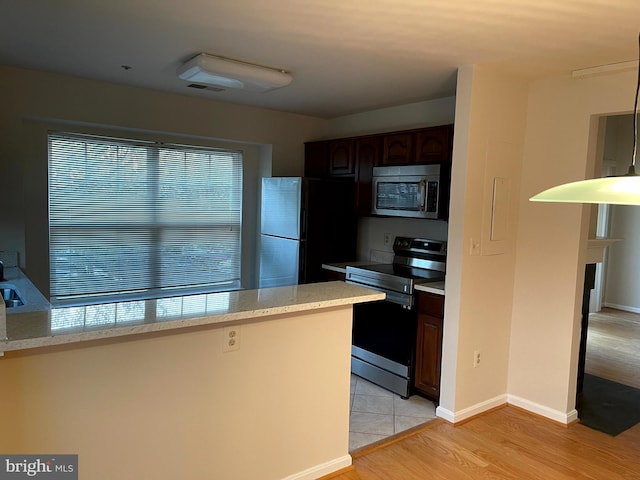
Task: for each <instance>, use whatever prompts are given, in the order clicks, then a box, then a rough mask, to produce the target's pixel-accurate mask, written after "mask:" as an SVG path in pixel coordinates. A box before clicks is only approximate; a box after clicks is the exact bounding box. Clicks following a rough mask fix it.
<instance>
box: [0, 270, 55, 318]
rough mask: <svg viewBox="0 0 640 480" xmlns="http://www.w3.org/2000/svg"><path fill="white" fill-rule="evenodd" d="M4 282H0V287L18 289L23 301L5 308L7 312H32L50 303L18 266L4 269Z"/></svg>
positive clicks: (44, 308)
mask: <svg viewBox="0 0 640 480" xmlns="http://www.w3.org/2000/svg"><path fill="white" fill-rule="evenodd" d="M4 277H5V279H6V281H5V282H0V288H1V287H11V288H14V289H15V290H17V291H18V293H19V295H20V297H21V298H22V300H23V301H24V305H21V306H19V307H11V308H9V309H7V314H9V315H11V314H14V313H23V312H33V311H40V310H47V309H48V308H50V304H49V302H48V301H47V299H46V298H45V297H44V295H42V293H40V291H39V290H38V289H37V288H36V287H35V285H33V283H31V280H29V278H28V277H27V276H26V275H25V274H24V273H23V272H22V270H20V268H18V267H9V268H5V269H4Z"/></svg>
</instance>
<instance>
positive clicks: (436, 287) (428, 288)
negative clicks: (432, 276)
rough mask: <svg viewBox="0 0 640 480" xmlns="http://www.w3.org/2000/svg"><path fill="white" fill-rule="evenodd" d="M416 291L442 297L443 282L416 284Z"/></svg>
mask: <svg viewBox="0 0 640 480" xmlns="http://www.w3.org/2000/svg"><path fill="white" fill-rule="evenodd" d="M416 290H417V291H419V292H429V293H435V294H436V295H444V281H441V282H430V283H417V284H416Z"/></svg>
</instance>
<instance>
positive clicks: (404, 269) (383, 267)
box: [357, 263, 444, 283]
mask: <svg viewBox="0 0 640 480" xmlns="http://www.w3.org/2000/svg"><path fill="white" fill-rule="evenodd" d="M357 268H360V269H364V270H369V271H371V272H378V273H383V274H385V275H393V276H396V277H402V278H408V279H412V280H414V282H416V283H418V282H420V281H421V280H425V281H428V282H434V281H439V280H442V279H443V278H444V272H440V271H438V270H430V269H426V268H415V267H409V266H406V265H400V264H397V263H373V264H371V265H359V266H358V267H357Z"/></svg>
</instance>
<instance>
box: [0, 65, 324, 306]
mask: <svg viewBox="0 0 640 480" xmlns="http://www.w3.org/2000/svg"><path fill="white" fill-rule="evenodd" d="M0 100H1V102H2V109H0V127H2V128H0V166H1V167H2V172H3V175H2V185H0V191H2V193H3V205H4V208H3V213H4V214H3V216H2V217H0V250H7V251H17V252H19V255H20V264H21V266H22V267H23V269H25V270H26V272H27V274H28V275H29V277H30V278H31V279H32V280H33V281H34V283H35V284H36V285H37V286H38V287H39V288H40V289H41V290H42V291H43V292H44V293H46V292H47V290H48V267H47V263H48V262H47V245H46V238H47V235H48V231H47V219H46V212H47V167H46V166H47V157H46V143H43V142H46V131H47V129H48V128H54V129H60V130H72V131H79V132H95V131H99V132H109V133H115V134H120V135H123V136H127V137H131V136H133V137H136V138H139V137H142V136H146V137H151V138H156V139H157V138H160V139H167V138H171V139H174V140H178V141H182V142H193V143H204V144H216V145H218V144H220V142H223V143H225V144H228V145H229V144H230V145H234V146H236V147H239V148H245V149H246V150H247V154H248V155H249V156H250V157H251V158H252V161H253V164H251V163H249V165H250V166H251V168H253V169H255V171H253V172H248V174H247V176H246V178H245V180H247V181H248V182H249V185H248V188H247V191H248V196H247V197H246V198H245V203H246V204H247V205H246V206H247V207H248V208H247V209H246V211H245V213H246V216H247V217H248V218H246V219H245V220H246V222H245V225H246V226H247V227H248V228H249V227H251V228H252V229H253V232H254V233H252V232H250V231H246V232H243V242H244V243H243V246H244V247H245V248H246V249H247V251H249V252H251V251H255V248H254V247H253V246H252V242H254V241H255V237H256V235H255V227H256V222H257V218H256V217H255V211H257V200H258V193H259V183H258V180H257V179H258V178H259V177H260V176H261V175H265V174H271V173H273V175H301V174H302V172H303V169H304V142H305V141H308V140H312V139H313V138H317V137H318V136H319V135H321V134H322V133H323V132H324V127H325V120H322V119H317V118H313V117H307V116H303V115H294V114H289V113H282V112H276V111H271V110H264V109H259V108H251V107H244V106H239V105H232V104H225V103H221V102H216V101H213V100H207V99H202V98H195V97H188V96H182V95H176V94H169V93H164V92H158V91H153V90H148V89H140V88H134V87H127V86H122V85H115V84H109V83H103V82H97V81H92V80H86V79H81V78H77V77H68V76H62V75H56V74H51V73H43V72H36V71H31V70H23V69H17V68H11V67H6V66H0ZM252 182H253V183H254V184H252ZM251 203H253V205H251ZM252 213H254V215H253V218H252ZM252 264H255V258H249V259H248V261H247V262H246V265H247V268H248V271H251V270H252V269H251V268H250V266H251V265H252ZM248 271H245V272H243V273H244V274H245V275H248V273H247V272H248ZM245 286H247V287H251V281H249V282H247V283H246V284H245Z"/></svg>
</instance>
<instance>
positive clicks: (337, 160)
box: [329, 139, 355, 175]
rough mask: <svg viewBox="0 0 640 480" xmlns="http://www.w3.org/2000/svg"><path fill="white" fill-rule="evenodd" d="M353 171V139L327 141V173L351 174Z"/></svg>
mask: <svg viewBox="0 0 640 480" xmlns="http://www.w3.org/2000/svg"><path fill="white" fill-rule="evenodd" d="M354 172H355V141H354V140H352V139H345V140H331V141H330V142H329V175H353V174H354Z"/></svg>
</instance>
